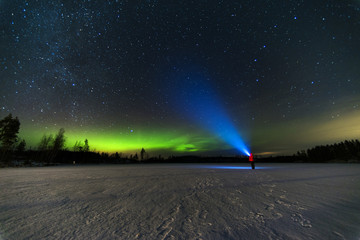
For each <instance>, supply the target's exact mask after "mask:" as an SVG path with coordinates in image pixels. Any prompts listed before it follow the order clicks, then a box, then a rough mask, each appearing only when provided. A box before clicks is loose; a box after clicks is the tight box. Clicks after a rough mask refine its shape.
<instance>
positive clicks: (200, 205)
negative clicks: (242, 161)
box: [0, 164, 360, 239]
mask: <svg viewBox="0 0 360 240" xmlns="http://www.w3.org/2000/svg"><path fill="white" fill-rule="evenodd" d="M258 167H259V169H256V170H250V169H249V166H248V165H234V164H232V165H230V164H225V165H214V164H207V165H205V164H204V165H199V164H187V165H184V164H173V165H170V164H167V165H155V164H154V165H100V166H66V167H61V166H60V167H43V168H19V169H0V239H360V164H266V165H265V164H264V165H260V164H258ZM260 167H261V168H260Z"/></svg>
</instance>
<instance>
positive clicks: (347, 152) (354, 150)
mask: <svg viewBox="0 0 360 240" xmlns="http://www.w3.org/2000/svg"><path fill="white" fill-rule="evenodd" d="M297 157H299V158H300V159H301V160H303V161H305V162H329V161H359V160H360V141H359V140H351V141H348V140H346V141H343V142H340V143H335V144H331V145H325V146H316V147H314V148H310V149H308V150H307V151H304V150H303V151H301V152H298V153H297Z"/></svg>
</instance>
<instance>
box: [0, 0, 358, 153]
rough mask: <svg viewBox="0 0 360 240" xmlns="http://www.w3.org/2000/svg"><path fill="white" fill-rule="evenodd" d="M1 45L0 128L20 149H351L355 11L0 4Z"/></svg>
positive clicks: (318, 4)
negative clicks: (13, 135) (14, 121)
mask: <svg viewBox="0 0 360 240" xmlns="http://www.w3.org/2000/svg"><path fill="white" fill-rule="evenodd" d="M0 32H1V35H0V84H1V88H0V118H3V117H5V116H6V115H8V114H9V113H12V114H13V115H14V116H18V117H19V119H20V122H21V128H20V137H21V138H23V139H25V140H26V142H27V146H28V147H30V146H32V147H33V148H36V146H37V144H38V143H39V142H40V139H41V137H42V136H43V135H44V134H51V133H52V134H54V133H56V132H57V131H58V130H59V129H60V128H61V127H63V128H64V129H65V131H66V132H65V136H66V137H67V147H68V148H71V147H72V146H73V145H74V143H75V141H83V140H84V139H85V138H87V139H88V140H89V145H90V148H91V149H93V150H96V151H108V152H115V151H118V152H129V153H130V152H135V151H139V149H141V148H142V147H144V148H145V149H146V150H147V152H148V153H149V154H150V155H151V154H165V155H166V154H168V155H169V154H189V153H191V154H199V155H202V154H204V155H206V154H209V155H211V154H242V153H241V152H239V151H238V149H235V148H234V145H231V143H230V142H229V141H226V139H225V138H223V137H222V134H223V133H222V132H221V131H230V132H231V131H232V132H233V133H232V134H236V135H237V136H238V137H239V138H241V140H242V141H243V143H244V144H245V145H246V146H247V148H248V149H249V150H250V151H252V152H253V153H255V154H258V155H266V154H274V155H277V154H292V153H295V152H296V151H298V150H301V149H305V148H308V147H312V146H314V145H317V144H327V143H334V142H336V141H342V140H345V139H355V138H359V137H360V124H359V122H360V111H359V110H360V107H359V104H360V1H358V0H336V1H332V0H330V1H320V0H311V1H310V0H309V1H308V0H305V1H298V0H296V1H295V0H289V1H249V0H246V1H221V0H217V1H203V0H196V1H190V0H189V1H187V0H186V1H168V0H167V1H156V0H147V1H137V0H129V1H121V0H116V1H115V0H114V1H110V0H107V1H105V0H104V1H91V0H67V1H60V0H53V1H42V0H29V1H26V0H22V1H20V0H12V1H0ZM214 109H215V110H214ZM209 122H212V124H208V123H209ZM216 124H220V125H221V124H225V125H231V127H225V128H216V127H213V126H214V125H216ZM224 129H225V130H224ZM224 139H225V140H224ZM230 141H231V140H230Z"/></svg>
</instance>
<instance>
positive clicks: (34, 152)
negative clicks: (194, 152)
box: [0, 114, 360, 167]
mask: <svg viewBox="0 0 360 240" xmlns="http://www.w3.org/2000/svg"><path fill="white" fill-rule="evenodd" d="M19 129H20V121H19V119H18V118H17V117H15V118H14V117H13V116H12V115H11V114H9V115H8V116H6V117H5V118H4V119H2V120H0V144H1V145H0V167H1V166H23V165H25V166H32V165H38V166H43V165H56V164H105V163H112V164H126V163H247V162H248V158H247V157H221V156H218V157H200V156H177V157H174V156H169V157H168V158H164V157H162V156H161V155H159V156H156V157H150V156H149V154H148V153H147V152H146V151H145V149H144V148H142V149H141V151H140V156H139V155H138V153H135V154H131V155H129V156H126V155H124V154H123V153H118V152H116V153H113V154H109V153H104V152H103V153H98V152H95V151H94V150H93V151H91V150H90V145H89V141H88V140H87V139H85V140H84V142H81V141H76V142H75V144H74V146H73V148H72V151H69V150H68V149H65V142H66V137H65V130H64V129H63V128H61V129H59V131H58V133H57V134H56V135H55V136H53V135H51V134H50V135H46V134H45V135H44V136H43V137H42V138H41V140H40V142H39V144H38V146H37V148H36V149H30V150H26V142H25V140H23V139H19V138H18V136H17V135H18V133H19ZM255 160H256V161H257V162H279V163H282V162H283V163H285V162H332V161H336V162H347V161H353V162H359V161H360V142H359V140H351V141H348V140H346V141H344V142H340V143H335V144H332V145H326V146H316V147H314V148H310V149H308V150H306V151H305V150H302V151H299V152H297V154H294V155H293V156H276V157H255Z"/></svg>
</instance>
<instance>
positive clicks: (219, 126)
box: [177, 74, 250, 156]
mask: <svg viewBox="0 0 360 240" xmlns="http://www.w3.org/2000/svg"><path fill="white" fill-rule="evenodd" d="M209 85H210V80H209V79H206V80H203V78H201V77H199V76H196V74H195V76H187V77H184V78H183V79H182V81H181V87H180V89H181V91H180V95H181V100H182V101H177V102H178V103H179V102H181V103H182V104H181V108H182V110H183V111H184V112H185V114H186V115H187V116H188V117H189V118H191V119H193V120H195V121H196V122H197V123H198V124H199V125H200V126H202V127H203V128H205V129H207V130H209V131H211V132H212V133H213V134H215V135H216V136H218V137H219V138H220V139H222V140H223V141H224V142H226V143H228V144H229V145H231V146H233V147H234V148H235V149H237V150H238V151H240V152H241V153H243V154H245V155H246V156H250V151H249V149H248V148H247V147H246V145H245V142H244V141H243V140H242V137H241V135H240V134H239V131H238V130H237V129H236V127H235V126H234V124H233V122H232V121H231V119H230V118H229V116H228V115H227V113H226V112H225V111H224V108H223V107H222V105H221V104H220V101H218V99H217V94H216V93H215V92H213V91H212V88H210V87H209ZM178 100H179V99H178Z"/></svg>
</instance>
